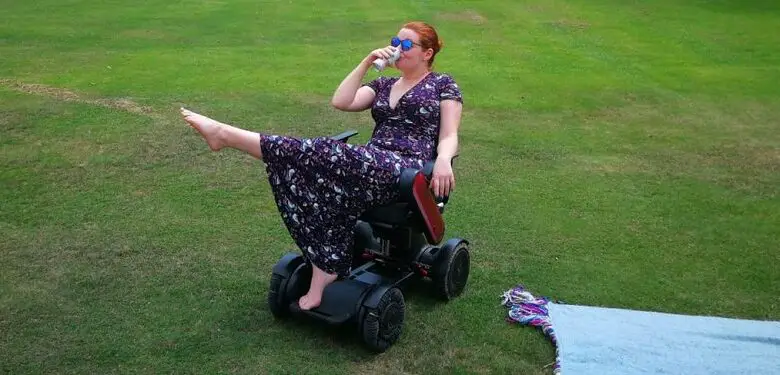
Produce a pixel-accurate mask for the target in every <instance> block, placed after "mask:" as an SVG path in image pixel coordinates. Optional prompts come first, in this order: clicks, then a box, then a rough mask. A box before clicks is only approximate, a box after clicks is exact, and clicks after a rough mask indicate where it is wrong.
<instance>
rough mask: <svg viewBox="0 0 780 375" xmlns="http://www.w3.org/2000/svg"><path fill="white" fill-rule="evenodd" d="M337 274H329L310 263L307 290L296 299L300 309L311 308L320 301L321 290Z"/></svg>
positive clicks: (333, 279) (332, 280) (334, 279)
mask: <svg viewBox="0 0 780 375" xmlns="http://www.w3.org/2000/svg"><path fill="white" fill-rule="evenodd" d="M336 278H338V275H335V274H329V273H326V272H325V271H323V270H321V269H319V268H317V266H315V265H313V264H312V268H311V285H310V286H309V292H308V293H306V295H304V296H303V297H301V299H299V300H298V306H300V308H301V310H311V309H313V308H315V307H317V306H319V305H320V303H321V302H322V292H323V291H324V290H325V287H326V286H328V285H329V284H330V283H332V282H334V281H336Z"/></svg>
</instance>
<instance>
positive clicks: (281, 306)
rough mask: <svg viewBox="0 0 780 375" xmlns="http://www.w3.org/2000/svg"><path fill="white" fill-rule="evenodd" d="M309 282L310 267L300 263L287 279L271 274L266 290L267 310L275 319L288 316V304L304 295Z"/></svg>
mask: <svg viewBox="0 0 780 375" xmlns="http://www.w3.org/2000/svg"><path fill="white" fill-rule="evenodd" d="M310 281H311V266H310V265H309V264H307V263H301V264H299V265H298V266H297V267H295V269H294V270H293V271H292V273H291V274H290V276H289V277H284V276H282V275H279V274H277V273H273V274H271V285H270V286H269V288H268V308H269V309H270V310H271V313H272V314H273V315H274V317H276V318H277V319H281V318H286V317H288V316H289V315H290V303H292V302H293V301H295V300H297V299H298V298H300V296H302V295H303V294H304V293H306V289H307V287H308V284H309V282H310Z"/></svg>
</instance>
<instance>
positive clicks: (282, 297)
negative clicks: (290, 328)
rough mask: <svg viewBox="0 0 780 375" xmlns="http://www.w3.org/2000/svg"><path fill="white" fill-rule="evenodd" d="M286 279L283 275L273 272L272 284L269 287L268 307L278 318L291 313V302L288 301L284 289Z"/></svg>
mask: <svg viewBox="0 0 780 375" xmlns="http://www.w3.org/2000/svg"><path fill="white" fill-rule="evenodd" d="M285 281H286V280H285V278H284V277H283V276H281V275H277V274H275V273H274V274H271V286H270V287H269V288H268V308H269V309H270V310H271V313H272V314H273V315H274V317H276V318H277V319H282V318H286V317H287V316H289V315H290V309H289V306H290V302H289V301H287V293H286V292H285V290H284V289H285V288H284V285H285V284H286V283H285Z"/></svg>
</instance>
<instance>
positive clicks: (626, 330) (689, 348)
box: [504, 286, 780, 375]
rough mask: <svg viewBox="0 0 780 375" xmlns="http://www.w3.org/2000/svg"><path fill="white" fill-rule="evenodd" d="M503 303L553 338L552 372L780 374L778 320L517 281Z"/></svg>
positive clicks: (515, 315)
mask: <svg viewBox="0 0 780 375" xmlns="http://www.w3.org/2000/svg"><path fill="white" fill-rule="evenodd" d="M504 305H505V306H507V307H508V308H509V317H508V319H509V320H510V321H512V322H516V323H520V324H524V325H530V326H536V327H539V328H541V329H542V330H543V331H544V333H545V334H546V335H547V336H549V337H550V338H551V339H552V340H553V343H554V344H555V345H556V349H557V353H558V358H557V363H556V366H555V368H554V372H555V373H560V374H566V375H568V374H572V375H575V374H576V375H590V374H594V375H611V374H621V375H628V374H685V375H694V374H696V375H698V374H702V375H705V374H706V375H720V374H723V375H725V374H729V375H734V374H751V375H752V374H778V375H780V322H774V321H754V320H739V319H727V318H718V317H705V316H687V315H676V314H665V313H656V312H644V311H635V310H622V309H612V308H599V307H588V306H575V305H566V304H558V303H553V302H549V301H548V300H546V299H544V298H538V297H535V296H533V295H532V294H530V293H529V292H527V291H525V290H524V289H523V288H522V286H518V287H516V288H514V289H512V290H510V291H507V293H505V294H504Z"/></svg>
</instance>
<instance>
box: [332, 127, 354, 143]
mask: <svg viewBox="0 0 780 375" xmlns="http://www.w3.org/2000/svg"><path fill="white" fill-rule="evenodd" d="M357 133H358V132H357V131H356V130H347V131H345V132H342V133H340V134H336V135H334V136H332V137H330V138H331V139H333V140H336V141H341V142H347V141H348V140H349V138H351V137H353V136H355V135H357Z"/></svg>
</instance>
